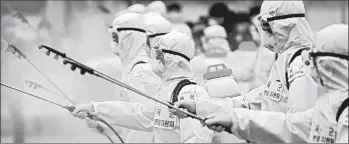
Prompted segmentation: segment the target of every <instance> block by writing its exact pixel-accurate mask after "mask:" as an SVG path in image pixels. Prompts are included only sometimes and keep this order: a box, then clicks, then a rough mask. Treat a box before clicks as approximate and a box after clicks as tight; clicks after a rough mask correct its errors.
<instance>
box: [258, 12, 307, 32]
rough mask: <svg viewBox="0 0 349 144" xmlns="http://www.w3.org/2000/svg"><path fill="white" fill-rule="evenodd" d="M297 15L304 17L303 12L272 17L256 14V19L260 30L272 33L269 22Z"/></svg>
mask: <svg viewBox="0 0 349 144" xmlns="http://www.w3.org/2000/svg"><path fill="white" fill-rule="evenodd" d="M297 17H305V14H288V15H280V16H274V17H268V18H262V17H261V16H258V17H257V19H258V20H259V21H260V24H261V28H262V30H263V31H266V32H268V33H269V34H271V35H272V34H273V31H272V30H271V27H270V24H269V23H270V22H272V21H276V20H283V19H289V18H297Z"/></svg>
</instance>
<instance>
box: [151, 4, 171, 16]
mask: <svg viewBox="0 0 349 144" xmlns="http://www.w3.org/2000/svg"><path fill="white" fill-rule="evenodd" d="M147 10H148V11H152V12H158V13H160V14H161V15H162V16H164V17H167V9H166V5H165V3H164V2H163V1H153V2H150V3H149V4H148V5H147Z"/></svg>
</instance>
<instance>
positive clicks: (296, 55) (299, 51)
mask: <svg viewBox="0 0 349 144" xmlns="http://www.w3.org/2000/svg"><path fill="white" fill-rule="evenodd" d="M308 49H309V48H302V49H299V50H297V51H296V53H294V54H293V56H292V57H291V59H290V62H289V63H288V64H287V67H289V66H290V65H291V63H292V62H293V61H294V60H295V59H296V58H297V57H298V56H300V55H301V54H302V51H304V50H308ZM285 76H286V87H287V89H289V88H290V83H289V82H288V73H287V69H286V72H285Z"/></svg>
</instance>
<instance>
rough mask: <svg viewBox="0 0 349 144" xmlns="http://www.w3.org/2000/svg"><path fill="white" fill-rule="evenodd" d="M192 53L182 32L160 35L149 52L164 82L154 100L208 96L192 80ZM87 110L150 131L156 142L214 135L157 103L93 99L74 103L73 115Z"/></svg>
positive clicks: (206, 139)
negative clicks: (94, 100)
mask: <svg viewBox="0 0 349 144" xmlns="http://www.w3.org/2000/svg"><path fill="white" fill-rule="evenodd" d="M193 56H194V44H193V42H192V40H191V39H190V38H189V37H188V36H186V35H185V34H183V33H181V32H175V31H172V32H170V33H168V34H166V35H164V36H162V37H161V39H160V42H159V44H158V45H157V46H156V47H155V48H154V49H152V54H151V57H152V62H153V64H152V67H153V71H154V73H156V74H157V75H158V76H159V77H161V79H162V82H163V87H162V88H161V90H160V91H159V93H158V94H157V95H156V98H157V99H159V100H161V101H167V102H172V103H174V102H176V100H177V99H200V98H209V95H208V93H207V91H206V90H205V88H204V87H202V86H199V85H195V83H194V82H191V81H192V79H193V69H192V68H191V66H190V64H189V61H190V59H191V58H193ZM87 112H88V113H90V114H93V115H96V116H97V117H101V118H104V119H106V120H107V121H108V122H110V123H112V124H114V125H118V126H122V127H127V128H131V129H136V130H142V131H148V132H153V133H154V136H155V139H154V141H153V142H155V143H179V142H184V143H193V142H197V143H203V142H205V143H206V142H207V143H210V142H211V141H212V137H213V135H214V132H213V131H212V130H209V129H208V128H206V127H202V125H201V124H200V122H199V121H197V120H195V119H191V118H188V119H182V120H179V119H178V118H177V117H176V116H174V115H171V113H170V112H169V108H168V107H166V106H162V105H160V104H159V103H154V105H146V104H143V103H140V102H125V101H109V102H93V103H88V104H81V105H77V106H76V109H75V111H74V112H72V114H73V115H74V116H77V117H79V118H85V117H86V115H87V114H86V113H87ZM121 118H122V119H121Z"/></svg>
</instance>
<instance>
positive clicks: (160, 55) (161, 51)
mask: <svg viewBox="0 0 349 144" xmlns="http://www.w3.org/2000/svg"><path fill="white" fill-rule="evenodd" d="M154 51H155V53H156V57H155V58H156V59H157V60H161V61H162V60H164V54H165V53H167V54H171V55H176V56H180V57H182V58H184V59H185V60H187V61H188V62H189V61H190V58H189V57H187V56H186V55H184V54H182V53H179V52H176V51H172V50H167V49H163V48H161V47H159V46H155V47H154Z"/></svg>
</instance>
